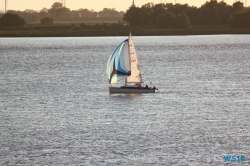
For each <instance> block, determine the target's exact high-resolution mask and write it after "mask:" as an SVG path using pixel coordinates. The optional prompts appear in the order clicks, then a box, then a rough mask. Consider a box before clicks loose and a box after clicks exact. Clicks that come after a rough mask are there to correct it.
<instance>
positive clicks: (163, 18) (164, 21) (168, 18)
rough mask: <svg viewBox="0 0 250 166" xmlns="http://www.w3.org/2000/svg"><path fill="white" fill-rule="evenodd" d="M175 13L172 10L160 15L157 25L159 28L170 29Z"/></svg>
mask: <svg viewBox="0 0 250 166" xmlns="http://www.w3.org/2000/svg"><path fill="white" fill-rule="evenodd" d="M173 18H174V14H173V13H172V12H165V13H164V14H161V15H159V16H158V19H157V22H156V27H157V28H159V29H170V28H172V26H173Z"/></svg>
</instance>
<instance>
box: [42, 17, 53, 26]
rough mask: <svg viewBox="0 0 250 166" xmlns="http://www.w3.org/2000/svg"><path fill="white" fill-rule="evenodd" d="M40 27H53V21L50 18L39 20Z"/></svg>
mask: <svg viewBox="0 0 250 166" xmlns="http://www.w3.org/2000/svg"><path fill="white" fill-rule="evenodd" d="M40 22H41V24H42V25H53V23H54V20H53V19H52V18H50V17H45V18H42V19H41V20H40Z"/></svg>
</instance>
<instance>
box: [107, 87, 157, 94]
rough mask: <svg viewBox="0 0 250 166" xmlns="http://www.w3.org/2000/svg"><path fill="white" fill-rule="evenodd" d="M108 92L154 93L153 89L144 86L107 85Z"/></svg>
mask: <svg viewBox="0 0 250 166" xmlns="http://www.w3.org/2000/svg"><path fill="white" fill-rule="evenodd" d="M109 93H155V89H154V88H144V87H109Z"/></svg>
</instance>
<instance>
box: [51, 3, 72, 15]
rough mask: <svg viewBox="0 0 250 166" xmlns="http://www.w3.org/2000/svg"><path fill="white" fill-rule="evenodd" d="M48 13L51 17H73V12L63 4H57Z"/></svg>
mask: <svg viewBox="0 0 250 166" xmlns="http://www.w3.org/2000/svg"><path fill="white" fill-rule="evenodd" d="M48 13H49V14H50V15H51V17H54V18H56V17H67V18H69V17H71V11H70V9H68V8H66V7H63V4H62V3H60V2H55V3H54V4H53V5H52V6H51V8H50V9H49V10H48Z"/></svg>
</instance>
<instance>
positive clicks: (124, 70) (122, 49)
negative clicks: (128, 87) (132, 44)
mask: <svg viewBox="0 0 250 166" xmlns="http://www.w3.org/2000/svg"><path fill="white" fill-rule="evenodd" d="M128 45H129V44H128V39H127V40H124V41H123V42H122V43H121V44H120V45H119V46H118V47H117V48H116V49H115V51H114V52H113V54H112V55H111V56H110V57H109V60H108V63H107V68H106V73H107V77H108V79H109V83H110V84H114V83H116V82H117V81H118V80H121V79H124V78H126V77H128V76H129V75H130V74H131V66H130V57H129V46H128Z"/></svg>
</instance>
